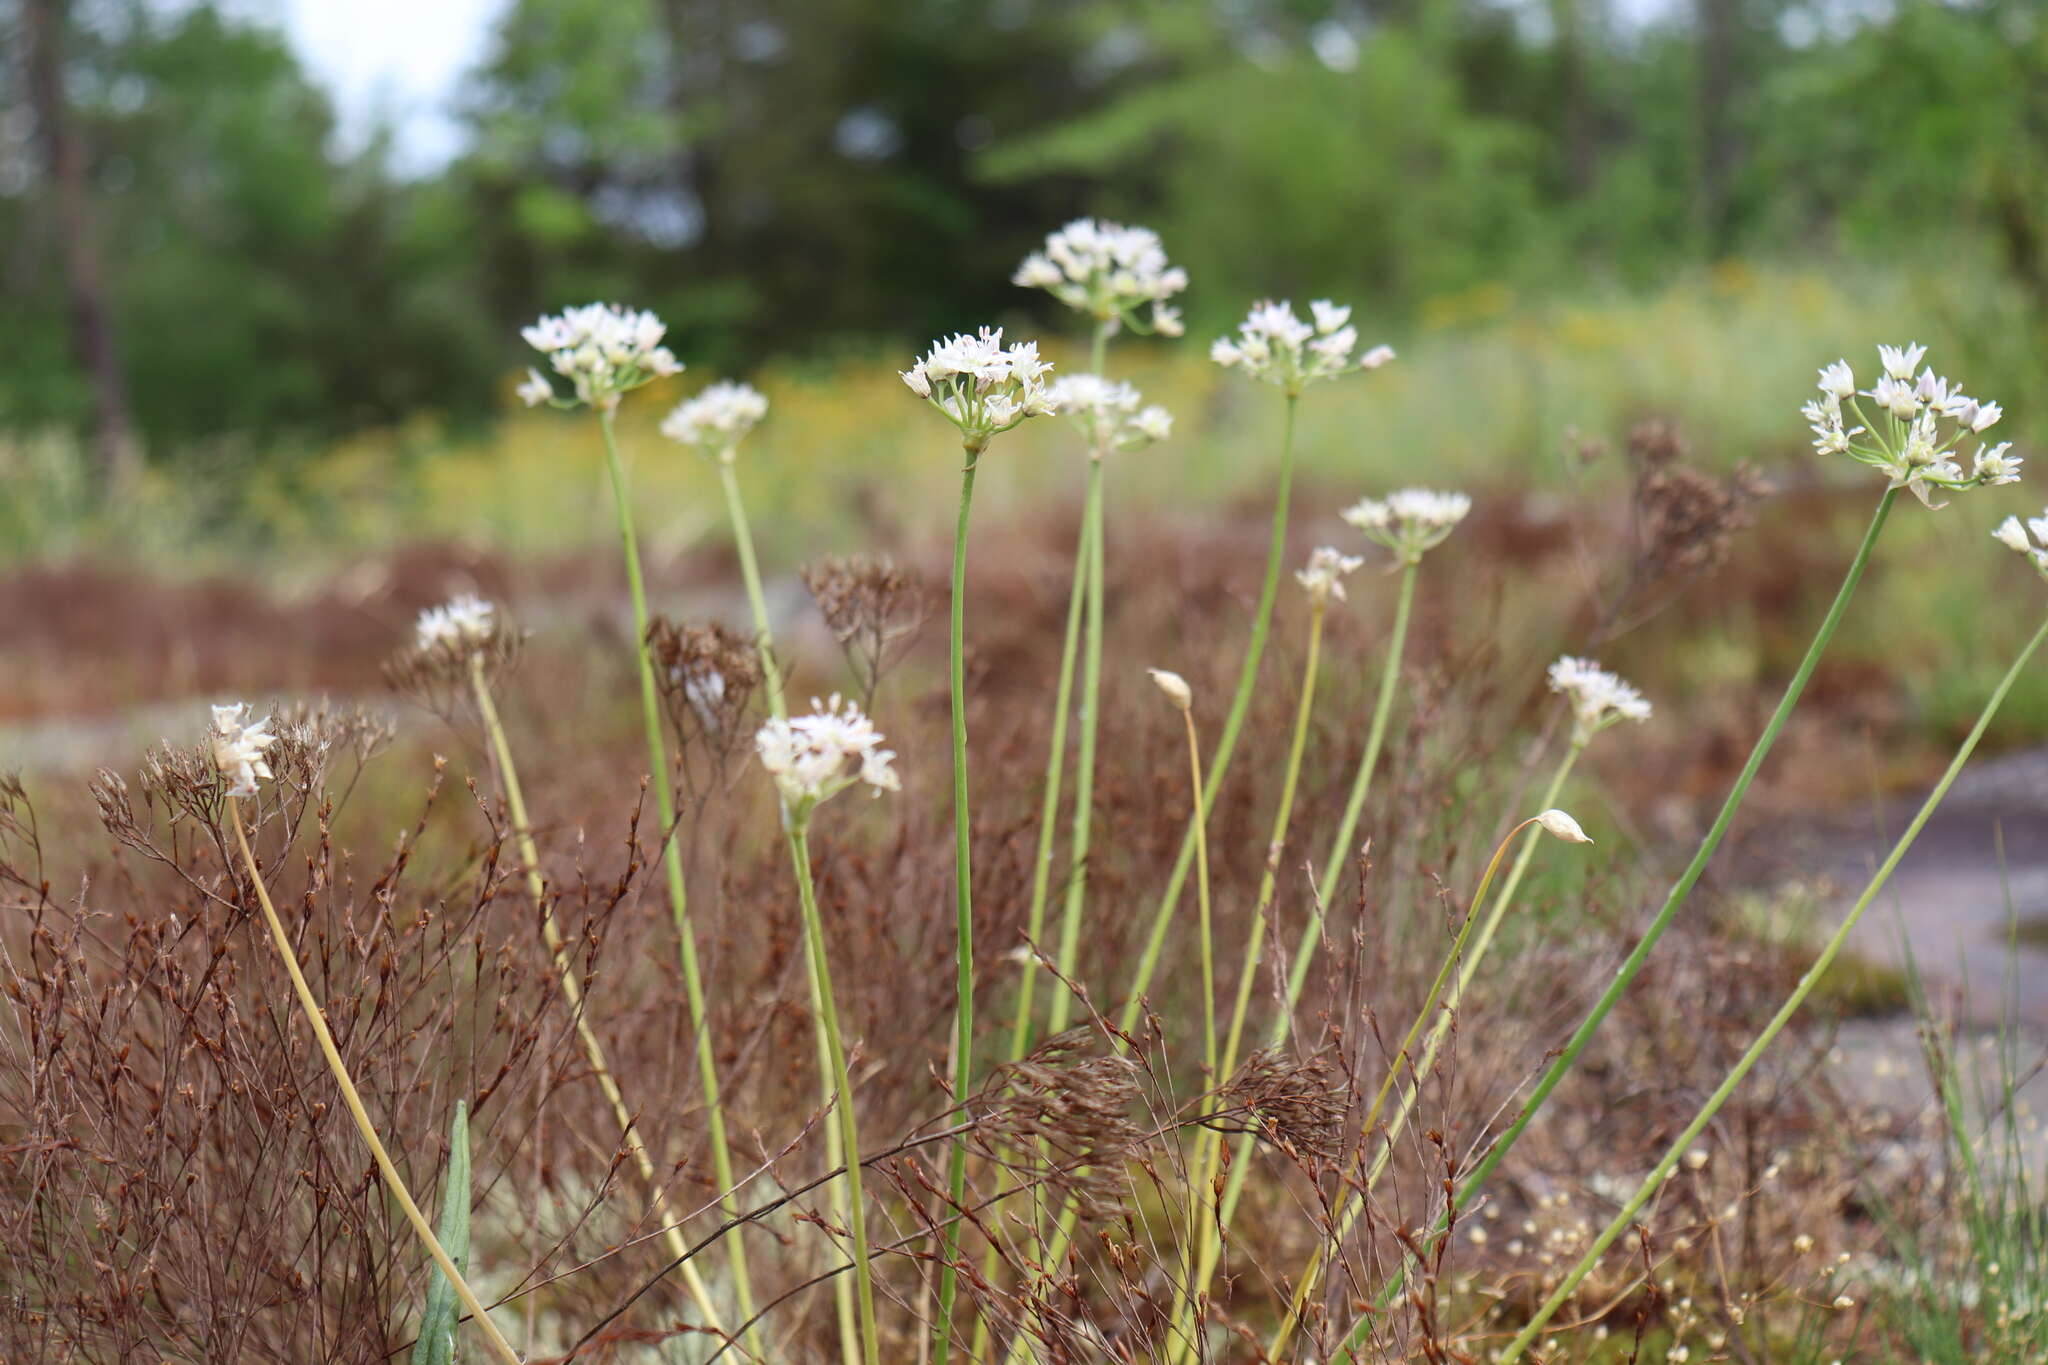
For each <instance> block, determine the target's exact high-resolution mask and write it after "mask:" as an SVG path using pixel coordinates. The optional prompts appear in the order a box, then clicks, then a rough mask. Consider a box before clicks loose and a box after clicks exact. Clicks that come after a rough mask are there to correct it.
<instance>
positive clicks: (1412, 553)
mask: <svg viewBox="0 0 2048 1365" xmlns="http://www.w3.org/2000/svg"><path fill="white" fill-rule="evenodd" d="M1471 510H1472V499H1470V498H1468V497H1466V496H1465V495H1464V494H1463V493H1439V492H1437V491H1435V490H1433V489H1428V488H1404V489H1402V490H1401V491H1400V492H1398V493H1392V494H1389V495H1388V496H1387V497H1385V498H1360V499H1359V500H1358V501H1357V502H1355V503H1353V504H1352V505H1351V506H1349V507H1347V508H1345V509H1344V511H1343V513H1342V516H1343V518H1344V520H1346V521H1348V522H1350V523H1351V524H1352V525H1353V526H1355V527H1357V528H1358V529H1359V530H1361V531H1363V532H1365V534H1366V535H1367V537H1369V538H1370V539H1372V540H1376V541H1378V542H1379V543H1380V544H1382V545H1384V546H1386V547H1387V548H1388V549H1389V550H1392V551H1393V552H1394V554H1395V555H1396V556H1397V557H1398V558H1399V559H1400V560H1401V562H1402V563H1404V564H1414V563H1417V562H1418V561H1420V560H1421V558H1422V556H1423V555H1424V554H1426V553H1428V552H1429V551H1430V550H1433V549H1435V548H1436V547H1437V546H1438V545H1441V544H1442V543H1443V542H1444V538H1445V537H1446V536H1448V535H1450V533H1451V531H1452V529H1453V528H1454V527H1456V526H1457V524H1458V523H1459V522H1461V521H1463V520H1464V519H1465V517H1466V515H1467V514H1468V513H1470V512H1471Z"/></svg>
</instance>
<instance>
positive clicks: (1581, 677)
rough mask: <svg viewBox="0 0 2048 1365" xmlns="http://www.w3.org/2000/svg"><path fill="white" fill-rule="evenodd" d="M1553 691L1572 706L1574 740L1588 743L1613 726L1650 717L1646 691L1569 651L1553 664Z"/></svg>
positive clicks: (1639, 721)
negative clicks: (1644, 697)
mask: <svg viewBox="0 0 2048 1365" xmlns="http://www.w3.org/2000/svg"><path fill="white" fill-rule="evenodd" d="M1550 690H1551V691H1553V692H1555V693H1557V694H1558V695H1560V696H1562V697H1564V698H1565V699H1566V700H1567V701H1569V702H1570V703H1571V706H1572V722H1573V729H1572V742H1573V743H1574V744H1584V743H1586V742H1587V741H1589V740H1590V739H1592V738H1593V736H1594V735H1597V734H1599V733H1600V732H1601V731H1602V730H1605V729H1606V728H1607V727H1608V726H1610V725H1618V724H1620V723H1621V722H1622V721H1625V720H1632V721H1635V722H1636V723H1638V724H1641V723H1642V722H1643V721H1646V720H1648V719H1649V718H1650V703H1649V702H1647V701H1645V700H1644V699H1643V694H1642V693H1640V692H1638V691H1637V690H1636V689H1635V688H1633V687H1631V686H1630V685H1629V684H1627V683H1625V682H1623V681H1622V680H1621V679H1620V678H1619V677H1618V676H1616V675H1615V674H1613V673H1609V672H1608V671H1607V670H1606V669H1604V668H1602V667H1600V665H1598V664H1596V663H1594V662H1593V661H1592V660H1591V659H1575V658H1573V657H1572V656H1570V655H1569V654H1567V655H1566V656H1565V657H1564V658H1562V659H1559V660H1558V661H1557V662H1556V663H1554V664H1552V665H1551V666H1550Z"/></svg>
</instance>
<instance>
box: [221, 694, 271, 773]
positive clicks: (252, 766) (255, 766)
mask: <svg viewBox="0 0 2048 1365" xmlns="http://www.w3.org/2000/svg"><path fill="white" fill-rule="evenodd" d="M248 714H249V704H248V703H247V702H240V701H238V702H236V703H235V704H234V705H233V706H215V707H214V708H213V728H212V730H211V731H210V732H209V737H210V738H211V739H212V740H213V763H214V766H215V767H217V768H219V769H220V771H221V775H222V776H223V777H225V778H227V780H228V795H229V796H254V795H255V794H256V781H257V779H258V778H263V777H269V776H270V775H271V773H270V764H268V763H267V762H265V761H264V758H263V751H264V750H265V749H268V748H269V747H270V746H271V745H273V744H275V743H277V736H276V735H273V734H271V733H270V731H268V730H266V729H265V728H264V727H265V726H266V725H268V724H270V717H268V716H264V717H262V718H260V719H257V720H244V719H243V717H245V716H247V715H248Z"/></svg>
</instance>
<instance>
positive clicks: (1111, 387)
mask: <svg viewBox="0 0 2048 1365" xmlns="http://www.w3.org/2000/svg"><path fill="white" fill-rule="evenodd" d="M1046 399H1047V401H1048V402H1050V403H1051V404H1052V405H1053V407H1054V408H1055V409H1057V410H1058V412H1059V415H1060V416H1062V417H1065V418H1067V419H1069V420H1070V421H1072V422H1073V424H1074V425H1075V426H1077V427H1079V428H1080V429H1081V435H1082V436H1084V437H1085V438H1086V439H1087V441H1088V453H1089V454H1090V455H1092V456H1093V457H1095V458H1096V459H1098V460H1099V459H1101V458H1102V457H1103V456H1104V455H1107V454H1109V453H1110V452H1111V451H1131V450H1143V449H1144V448H1145V447H1146V446H1149V445H1151V444H1153V443H1154V442H1155V441H1163V440H1165V439H1166V438H1167V437H1168V436H1170V435H1172V434H1173V414H1172V413H1170V412H1168V411H1167V410H1166V409H1165V408H1162V407H1160V406H1159V405H1158V404H1157V403H1154V404H1152V405H1151V406H1149V407H1147V406H1144V402H1145V400H1144V397H1143V395H1141V394H1140V393H1139V392H1138V391H1137V389H1135V388H1133V387H1132V386H1131V385H1129V384H1124V383H1119V382H1117V381H1115V380H1110V379H1104V378H1103V377H1102V376H1101V375H1099V374H1068V375H1061V376H1060V377H1059V378H1058V379H1055V380H1053V381H1052V383H1051V384H1050V385H1048V386H1047V388H1046Z"/></svg>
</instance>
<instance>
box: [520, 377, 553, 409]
mask: <svg viewBox="0 0 2048 1365" xmlns="http://www.w3.org/2000/svg"><path fill="white" fill-rule="evenodd" d="M515 393H516V394H517V396H518V398H519V401H520V402H522V403H524V404H526V406H528V407H529V408H532V407H538V406H540V405H541V404H542V403H546V402H548V401H550V400H551V399H553V398H554V396H555V386H554V385H552V384H550V383H548V380H547V376H546V375H544V374H542V373H541V372H540V371H539V370H536V369H532V368H530V367H529V368H528V370H527V371H526V379H525V382H523V383H522V384H520V386H519V387H518V389H517V390H515Z"/></svg>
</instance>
